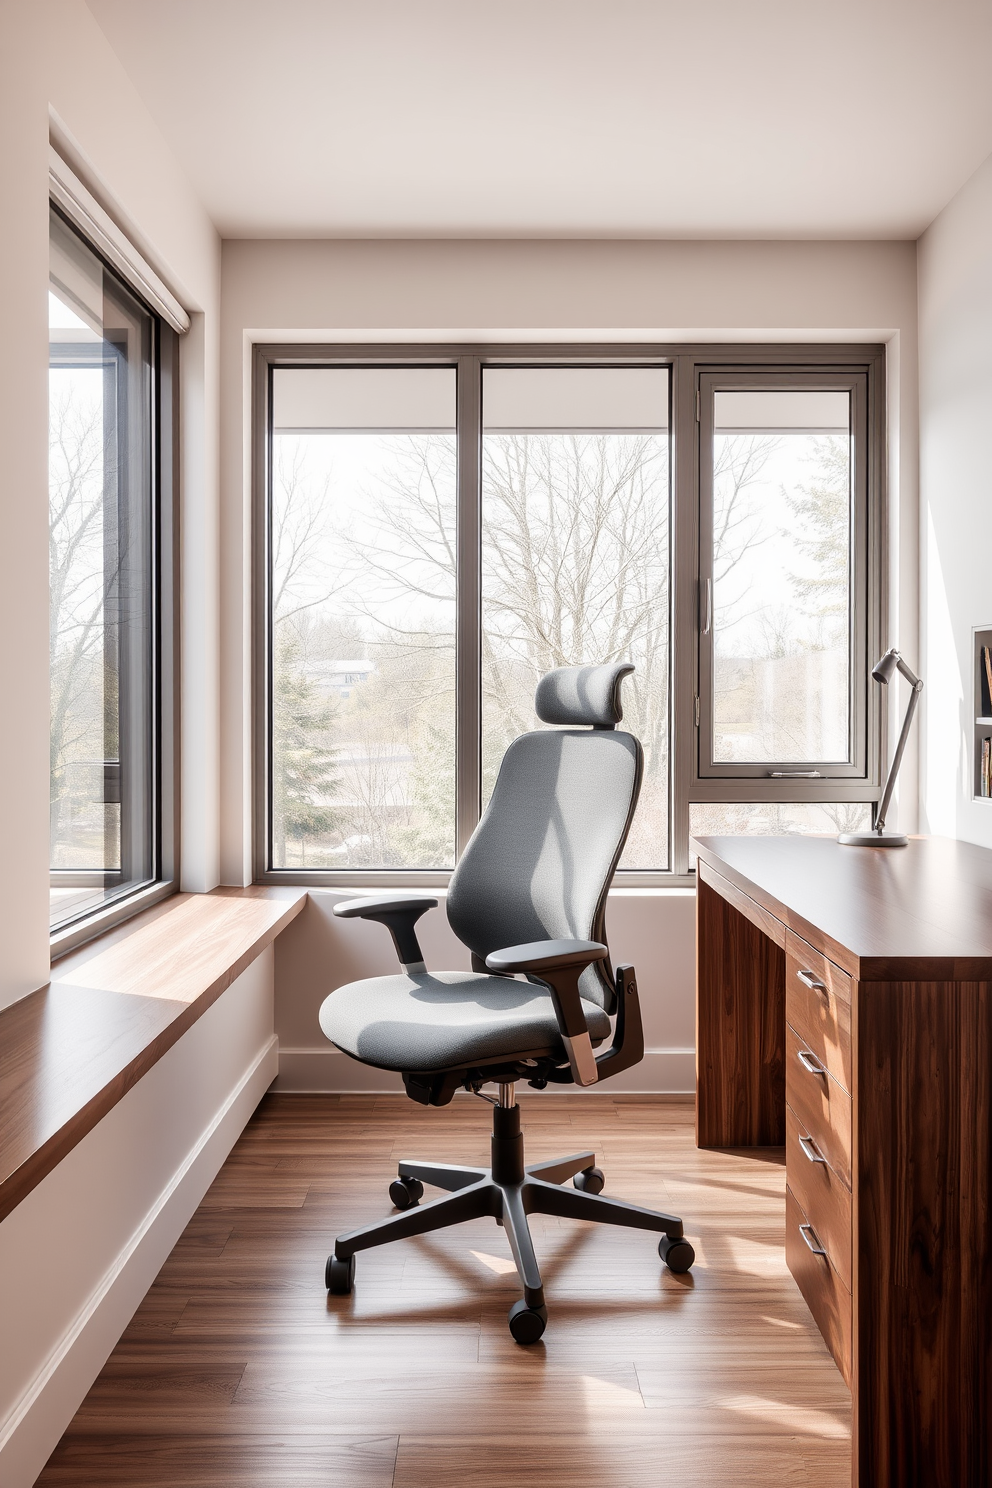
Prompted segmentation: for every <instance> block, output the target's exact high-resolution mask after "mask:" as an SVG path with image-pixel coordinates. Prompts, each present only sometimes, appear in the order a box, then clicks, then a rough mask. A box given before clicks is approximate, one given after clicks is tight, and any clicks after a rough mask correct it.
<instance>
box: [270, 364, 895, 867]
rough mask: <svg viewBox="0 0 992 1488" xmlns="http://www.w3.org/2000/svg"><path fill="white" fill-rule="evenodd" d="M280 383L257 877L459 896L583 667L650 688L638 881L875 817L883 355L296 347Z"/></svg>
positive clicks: (637, 706)
mask: <svg viewBox="0 0 992 1488" xmlns="http://www.w3.org/2000/svg"><path fill="white" fill-rule="evenodd" d="M255 377H256V382H255V386H256V409H257V415H256V446H255V448H256V462H255V463H256V542H255V551H256V561H257V585H256V595H257V600H258V604H257V614H256V653H257V663H258V666H257V670H256V678H257V704H258V706H257V728H256V758H257V763H258V770H257V772H256V783H257V784H256V873H257V875H258V876H259V877H263V878H264V877H267V876H273V877H276V878H280V877H293V878H299V877H301V876H302V877H304V878H306V879H308V880H313V881H321V880H326V881H341V880H342V879H343V878H348V879H350V880H353V881H355V880H358V881H361V880H362V879H364V878H366V877H368V878H374V879H376V880H378V881H382V882H387V881H394V880H399V881H403V880H404V879H407V880H409V879H410V878H411V877H413V876H414V875H416V874H435V875H436V874H438V873H444V872H445V871H447V870H449V869H450V868H451V867H452V866H453V865H454V863H455V861H456V859H457V854H458V851H459V850H460V847H461V846H463V845H464V843H465V841H466V840H467V838H468V836H469V835H470V833H471V831H472V829H473V828H474V826H475V823H476V822H477V820H478V817H479V814H480V811H481V810H482V809H483V808H484V806H485V803H486V801H487V799H488V797H489V794H490V792H491V790H492V786H493V781H494V779H495V774H496V771H497V769H498V767H499V762H500V760H501V758H502V755H503V752H504V750H505V748H506V746H507V744H508V743H509V741H510V740H511V739H512V738H513V737H514V736H515V735H516V734H518V733H520V732H521V731H522V730H524V729H528V728H534V727H538V726H540V725H539V724H538V721H537V720H536V718H535V717H534V713H533V694H534V687H535V684H536V682H537V680H538V678H539V677H540V676H541V675H542V674H543V673H544V672H546V671H548V670H549V669H551V668H552V667H556V666H567V665H574V664H579V663H588V662H601V661H612V660H630V661H632V662H634V664H635V666H636V669H637V670H636V672H635V674H634V676H633V678H632V679H631V681H630V682H629V683H628V684H627V687H626V690H625V698H624V702H625V716H626V721H627V723H628V724H629V726H630V727H631V728H632V729H633V730H634V732H636V733H637V735H638V737H639V738H640V739H641V740H642V742H643V744H644V748H645V780H644V787H643V792H642V797H641V805H640V808H639V811H638V815H637V818H636V821H635V826H634V830H633V832H632V834H631V837H630V840H629V842H628V845H627V848H626V851H625V854H624V858H623V860H622V863H621V871H624V872H630V873H636V874H640V875H645V874H652V875H665V876H666V877H668V878H669V879H671V876H672V875H679V874H684V873H685V872H687V870H688V869H689V868H690V866H691V864H690V854H689V834H690V830H691V831H707V830H716V831H719V830H733V831H776V832H782V831H829V830H831V829H832V828H833V829H848V828H850V827H851V826H852V825H855V824H859V823H860V822H861V821H862V820H863V819H864V820H867V817H868V814H869V812H870V802H871V800H872V799H873V798H874V797H876V796H877V793H878V761H877V759H876V758H875V751H873V750H872V749H871V748H870V747H869V739H870V737H871V730H872V728H874V727H875V726H876V724H877V719H875V717H874V716H873V715H872V714H871V713H870V699H869V697H868V694H867V682H866V679H867V667H866V658H867V655H868V652H869V651H870V650H872V649H873V647H876V646H877V645H878V642H879V639H880V636H879V625H878V613H879V609H880V592H879V591H880V586H879V583H878V574H879V572H880V551H879V543H878V539H877V530H878V524H879V513H880V502H881V491H880V480H879V476H878V471H877V469H876V465H877V444H878V432H877V430H876V429H875V428H874V427H873V425H872V417H873V408H876V407H877V405H878V398H879V392H880V386H879V384H880V380H881V363H880V358H879V355H878V352H877V349H874V348H871V349H869V350H868V351H867V352H865V351H862V352H861V353H860V354H859V355H855V356H852V353H851V349H850V348H848V349H846V350H842V349H834V348H829V349H828V348H823V349H821V350H820V351H818V352H816V353H809V352H807V351H803V352H801V353H800V352H795V353H791V354H787V355H783V357H782V359H781V361H779V362H772V361H771V360H770V357H769V353H768V352H767V351H756V352H755V353H754V354H753V355H752V356H751V357H750V358H749V357H748V356H745V355H743V354H742V353H741V351H740V349H736V350H735V352H734V353H733V357H732V360H731V357H730V356H728V357H727V358H726V361H725V363H723V364H721V362H720V360H719V359H718V358H714V357H713V355H712V353H702V352H699V353H695V354H694V353H692V352H691V351H688V350H686V349H673V350H671V351H668V352H662V351H659V352H658V353H656V354H651V353H649V352H647V351H645V350H643V349H635V348H623V349H617V350H612V349H609V350H608V349H603V350H602V351H598V352H592V353H590V352H589V350H588V349H583V350H582V351H581V352H571V353H570V352H569V351H568V350H567V349H565V348H558V349H555V350H554V351H553V352H550V351H548V352H542V351H536V350H527V349H524V348H506V349H505V350H500V351H498V352H496V353H493V352H486V353H482V352H475V351H471V352H469V351H465V350H464V349H461V350H454V349H453V350H452V351H451V352H450V353H447V352H445V351H442V350H439V349H436V348H432V349H428V348H424V349H423V351H422V353H421V354H419V355H418V354H417V353H416V352H414V351H412V350H410V349H402V350H401V351H399V352H397V349H396V348H392V349H389V350H384V351H383V352H382V353H381V354H376V353H375V352H373V351H371V350H370V349H364V350H363V351H361V352H360V353H359V354H356V353H355V352H354V351H353V350H347V349H342V350H341V351H338V352H330V351H327V350H316V351H313V352H311V351H310V350H309V349H304V348H298V347H297V348H275V347H272V348H258V349H257V354H256V369H255ZM873 400H874V401H873ZM873 462H875V463H873Z"/></svg>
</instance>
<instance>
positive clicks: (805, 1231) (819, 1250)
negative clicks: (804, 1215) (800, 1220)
mask: <svg viewBox="0 0 992 1488" xmlns="http://www.w3.org/2000/svg"><path fill="white" fill-rule="evenodd" d="M799 1233H800V1235H802V1237H803V1239H804V1240H805V1241H806V1244H807V1245H808V1246H809V1248H810V1250H811V1251H812V1252H813V1254H814V1255H822V1256H825V1255H826V1253H827V1252H826V1251H825V1250H824V1248H823V1246H822V1245H821V1244H820V1242H819V1240H818V1239H817V1237H816V1231H815V1230H814V1228H813V1226H812V1225H811V1224H801V1225H800V1226H799ZM811 1235H812V1237H813V1238H812V1239H810V1236H811Z"/></svg>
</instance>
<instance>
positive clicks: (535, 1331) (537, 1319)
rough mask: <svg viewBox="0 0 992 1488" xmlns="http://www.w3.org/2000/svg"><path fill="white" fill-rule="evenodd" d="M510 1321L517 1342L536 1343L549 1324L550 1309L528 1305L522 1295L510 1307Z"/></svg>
mask: <svg viewBox="0 0 992 1488" xmlns="http://www.w3.org/2000/svg"><path fill="white" fill-rule="evenodd" d="M508 1321H509V1324H510V1332H511V1333H512V1334H513V1340H514V1342H515V1343H536V1342H537V1340H538V1339H539V1338H540V1337H541V1334H542V1333H543V1332H544V1330H545V1328H546V1327H547V1326H548V1309H547V1308H546V1307H528V1305H527V1303H526V1302H525V1301H524V1299H523V1298H522V1297H521V1299H520V1301H519V1302H514V1304H513V1306H512V1307H511V1308H510V1313H509V1318H508Z"/></svg>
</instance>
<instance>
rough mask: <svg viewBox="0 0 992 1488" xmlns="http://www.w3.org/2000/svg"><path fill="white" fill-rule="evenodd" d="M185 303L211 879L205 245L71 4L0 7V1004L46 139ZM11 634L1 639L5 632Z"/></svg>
mask: <svg viewBox="0 0 992 1488" xmlns="http://www.w3.org/2000/svg"><path fill="white" fill-rule="evenodd" d="M50 109H52V110H54V112H55V114H56V115H57V119H58V121H59V123H60V126H61V129H62V131H63V133H64V134H65V135H66V136H67V137H68V139H69V141H70V145H71V149H70V153H71V154H72V155H73V161H72V163H74V164H75V165H76V166H77V167H78V169H79V170H80V172H81V173H82V174H83V175H84V177H86V178H87V181H88V184H90V185H91V186H92V187H93V188H94V189H95V191H96V194H97V195H98V196H100V197H101V198H102V199H103V200H104V204H105V205H106V206H107V207H108V209H109V210H110V211H111V212H112V213H113V215H115V216H116V217H117V218H118V219H119V220H120V221H121V223H122V225H123V226H124V227H125V228H126V229H127V230H128V231H130V232H132V233H133V234H134V236H135V237H136V238H137V239H138V240H139V244H140V245H141V246H143V247H144V248H145V249H146V251H147V252H148V253H149V256H150V257H151V258H152V259H153V261H154V262H155V263H156V265H157V267H159V269H160V270H161V272H162V273H163V276H164V277H165V278H166V279H167V280H168V281H169V282H170V283H171V284H172V286H173V288H174V289H175V290H176V292H177V293H178V295H179V297H180V299H182V300H183V302H184V303H185V304H187V305H188V306H189V307H190V309H191V310H193V311H194V312H195V322H196V326H195V329H194V332H193V333H191V335H190V336H189V337H188V338H187V340H186V343H185V345H184V347H183V351H182V375H183V380H184V387H183V394H184V398H185V408H184V413H185V421H186V438H185V441H184V462H183V482H184V507H185V534H184V550H185V551H184V557H185V560H186V570H187V575H186V583H185V588H184V606H185V614H184V621H185V635H186V637H187V657H186V667H185V672H184V678H185V681H184V709H183V728H184V743H185V745H186V751H187V753H186V757H187V760H188V762H189V763H190V768H189V769H188V770H187V772H186V781H185V784H186V792H185V796H184V809H185V822H184V848H185V852H184V873H185V878H186V881H187V883H188V885H189V886H190V887H193V888H211V887H212V886H213V885H214V884H215V883H216V882H217V880H218V857H217V843H218V804H217V797H218V792H217V778H218V758H217V734H218V703H217V666H218V655H217V629H218V578H217V562H216V547H217V524H218V505H217V499H218V498H217V486H218V471H217V465H218V453H217V428H218V367H219V360H218V351H219V340H218V332H219V326H218V310H219V300H220V241H219V239H218V237H217V234H216V232H215V230H214V228H213V226H212V224H211V222H210V220H209V218H208V217H207V215H206V213H205V212H204V210H203V208H202V206H201V205H200V203H199V202H198V201H197V199H196V197H195V196H194V195H193V193H192V191H191V189H190V187H189V185H188V184H187V182H186V181H185V178H184V177H183V175H182V172H181V171H180V169H179V166H178V165H177V163H176V161H175V159H174V157H173V156H172V155H171V153H170V152H169V150H168V147H167V146H166V144H165V141H164V140H163V138H162V136H161V134H160V133H159V131H158V129H157V128H156V126H155V125H154V123H153V122H152V119H151V117H150V115H149V114H148V112H147V110H146V109H145V108H144V106H143V104H142V103H141V100H140V99H139V97H138V94H137V92H136V91H135V88H134V86H133V85H132V83H131V81H130V79H129V78H128V77H127V75H126V74H125V72H124V70H123V68H122V67H121V65H120V63H119V62H118V61H117V58H116V57H115V55H114V53H113V52H112V51H111V49H110V47H109V45H108V43H107V41H106V38H105V37H104V35H103V32H102V31H101V30H100V29H99V27H98V26H97V24H96V22H95V21H94V19H93V17H92V15H91V13H90V11H89V10H88V9H87V7H86V5H85V4H84V3H83V0H47V3H46V4H44V5H41V4H29V5H23V4H22V5H13V4H7V5H3V6H0V200H2V201H3V205H4V230H3V233H2V234H0V279H2V282H3V284H4V285H5V287H6V294H5V296H4V327H5V332H6V336H7V344H8V346H10V347H16V355H12V356H7V357H5V358H4V360H3V364H2V366H0V447H2V449H3V461H2V468H0V634H2V635H3V636H4V637H5V638H6V643H5V644H4V646H3V647H2V648H0V696H2V697H3V700H4V716H5V718H6V719H7V720H8V723H7V726H5V727H4V728H3V729H2V730H0V773H2V778H3V779H4V780H5V781H6V782H7V788H6V789H5V790H4V791H3V793H2V796H0V840H2V841H3V842H4V843H7V844H13V843H16V844H17V851H16V852H13V851H6V852H4V853H2V854H0V945H2V946H3V956H2V958H0V1006H4V1005H6V1004H7V1003H9V1002H12V1001H14V1000H16V999H17V998H18V997H21V996H23V995H24V993H26V992H29V991H31V990H33V989H34V988H35V987H38V986H40V985H42V984H43V983H44V982H45V980H46V979H47V975H48V964H49V953H48V742H47V741H48V728H49V717H48V714H49V697H48V593H47V591H48V551H47V531H48V491H47V485H48V476H47V451H48V441H47V424H48V349H47V280H48V140H49V110H50ZM15 636H16V638H17V642H16V645H15V644H12V643H11V640H12V638H13V637H15Z"/></svg>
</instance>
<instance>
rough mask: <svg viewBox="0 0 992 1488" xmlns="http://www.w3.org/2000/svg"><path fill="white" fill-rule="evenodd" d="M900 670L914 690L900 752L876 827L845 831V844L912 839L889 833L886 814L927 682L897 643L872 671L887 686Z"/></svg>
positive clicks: (878, 844) (891, 768)
mask: <svg viewBox="0 0 992 1488" xmlns="http://www.w3.org/2000/svg"><path fill="white" fill-rule="evenodd" d="M896 671H898V672H901V673H902V675H903V676H904V677H905V678H906V681H907V682H908V683H909V685H910V687H911V688H912V689H913V690H912V692H911V693H910V694H909V706H908V708H907V709H906V717H905V718H904V719H903V721H902V733H901V734H900V735H899V743H898V744H897V745H896V752H895V754H894V755H893V756H892V764H891V765H890V766H889V773H888V777H887V779H886V781H885V785H884V787H883V788H882V799H881V800H880V801H879V803H878V805H877V806H876V808H875V812H874V815H873V818H872V830H871V831H870V832H842V833H841V835H840V836H839V837H838V838H837V841H838V842H842V843H843V844H844V846H845V847H905V846H906V844H907V843H908V842H909V838H908V837H906V836H905V835H904V834H903V833H902V832H886V830H885V813H886V812H887V811H888V809H889V801H890V800H891V798H892V788H893V786H894V785H895V783H896V776H897V775H898V774H899V766H900V765H901V764H902V757H903V754H904V752H905V749H906V740H907V739H908V738H909V729H910V725H911V724H912V722H913V714H914V713H915V712H916V707H917V704H918V703H919V701H920V693H921V692H922V691H923V683H922V682H921V681H920V679H919V677H917V675H916V673H915V672H913V671H912V670H911V669H910V668H909V667H908V666H907V665H906V663H905V661H903V659H902V656H901V655H900V654H899V652H898V651H897V650H896V649H895V647H894V646H893V648H892V650H891V651H886V653H885V655H884V656H883V657H882V658H881V659H880V660H879V661H878V662H876V664H875V665H874V666H873V667H872V671H871V674H872V676H873V677H874V679H875V681H876V682H881V683H883V684H884V685H885V686H888V684H889V682H890V681H891V679H892V674H893V672H896Z"/></svg>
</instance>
